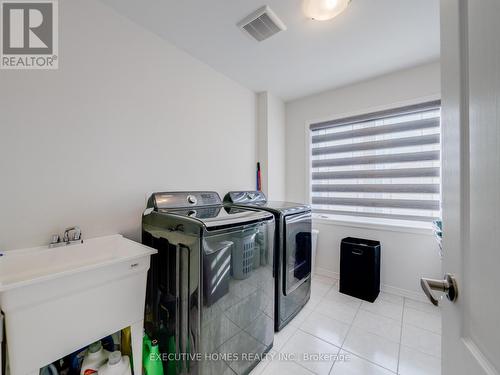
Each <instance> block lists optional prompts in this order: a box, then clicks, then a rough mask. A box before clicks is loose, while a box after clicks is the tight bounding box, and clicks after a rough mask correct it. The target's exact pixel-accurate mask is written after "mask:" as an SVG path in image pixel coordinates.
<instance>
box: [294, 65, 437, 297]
mask: <svg viewBox="0 0 500 375" xmlns="http://www.w3.org/2000/svg"><path fill="white" fill-rule="evenodd" d="M439 96H440V65H439V62H436V63H431V64H426V65H422V66H419V67H416V68H412V69H407V70H403V71H398V72H395V73H393V74H389V75H385V76H381V77H378V78H376V79H372V80H369V81H364V82H360V83H357V84H354V85H351V86H347V87H343V88H339V89H336V90H331V91H327V92H324V93H320V94H317V95H313V96H309V97H306V98H302V99H298V100H294V101H291V102H288V103H286V198H287V200H290V201H298V202H307V201H309V193H308V190H309V187H308V181H309V175H308V173H309V158H308V153H309V149H308V135H309V133H308V126H309V124H311V123H314V122H317V121H324V120H331V119H335V118H341V117H346V116H351V115H356V114H362V113H369V112H373V111H376V110H381V109H387V108H391V107H393V108H394V107H398V106H402V105H408V104H413V103H417V102H419V101H425V100H430V99H436V98H439ZM314 226H315V227H316V228H318V229H319V230H320V236H319V240H318V254H317V263H316V264H317V265H318V267H320V271H322V272H323V273H329V274H332V275H335V274H336V273H338V271H339V243H340V240H341V239H342V238H343V237H347V236H354V237H362V238H363V237H364V238H369V239H379V240H380V241H381V243H382V251H383V256H382V262H383V264H382V275H381V277H382V283H384V284H385V286H386V290H387V288H389V289H390V290H392V291H394V290H405V291H407V292H408V293H410V294H411V293H412V292H418V293H419V291H420V288H419V284H418V278H419V277H420V276H423V275H427V276H429V277H439V276H440V273H441V264H440V260H439V257H438V250H437V245H436V243H435V241H434V239H433V238H432V236H430V235H429V233H418V232H417V233H411V232H412V231H411V230H406V231H399V232H394V231H391V230H388V229H386V228H384V227H379V228H378V229H376V230H373V229H368V228H364V227H362V226H360V225H351V226H344V225H337V224H334V223H325V222H315V224H314Z"/></svg>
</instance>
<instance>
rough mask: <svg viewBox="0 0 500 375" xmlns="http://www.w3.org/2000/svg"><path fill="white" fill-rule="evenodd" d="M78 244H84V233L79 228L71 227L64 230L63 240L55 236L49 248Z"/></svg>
mask: <svg viewBox="0 0 500 375" xmlns="http://www.w3.org/2000/svg"><path fill="white" fill-rule="evenodd" d="M77 243H83V240H82V231H81V229H80V228H79V227H77V226H75V227H70V228H66V229H65V230H64V234H63V238H62V241H61V237H60V236H59V235H58V234H53V235H52V239H51V241H50V244H49V248H52V247H58V246H63V245H73V244H77Z"/></svg>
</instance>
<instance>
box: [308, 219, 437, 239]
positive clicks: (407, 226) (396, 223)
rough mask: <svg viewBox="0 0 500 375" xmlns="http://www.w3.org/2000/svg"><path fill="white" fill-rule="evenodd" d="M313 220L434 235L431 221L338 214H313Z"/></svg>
mask: <svg viewBox="0 0 500 375" xmlns="http://www.w3.org/2000/svg"><path fill="white" fill-rule="evenodd" d="M313 222H314V223H320V224H327V225H337V226H343V227H351V228H361V229H374V230H384V231H391V232H403V233H412V234H423V235H428V236H434V230H433V228H432V224H431V223H423V222H411V221H402V220H391V219H385V220H384V219H376V220H373V219H369V218H358V217H350V216H340V215H325V214H313Z"/></svg>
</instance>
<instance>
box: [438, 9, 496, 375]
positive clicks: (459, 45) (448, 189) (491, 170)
mask: <svg viewBox="0 0 500 375" xmlns="http://www.w3.org/2000/svg"><path fill="white" fill-rule="evenodd" d="M441 27H442V29H441V49H442V52H441V63H442V72H441V74H442V88H441V89H442V106H443V113H442V121H443V250H444V259H443V271H444V272H447V273H451V274H454V275H455V277H456V280H457V284H458V298H457V300H456V301H455V302H454V303H452V302H449V301H447V300H446V299H445V300H443V301H442V302H441V305H442V311H443V336H442V337H443V338H442V340H443V342H442V358H443V367H442V373H443V375H452V374H453V375H483V374H499V373H500V0H441Z"/></svg>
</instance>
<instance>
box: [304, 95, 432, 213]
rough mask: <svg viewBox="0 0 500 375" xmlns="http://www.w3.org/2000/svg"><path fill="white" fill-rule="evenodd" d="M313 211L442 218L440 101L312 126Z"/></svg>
mask: <svg viewBox="0 0 500 375" xmlns="http://www.w3.org/2000/svg"><path fill="white" fill-rule="evenodd" d="M310 129H311V199H312V207H313V212H316V213H320V214H327V215H347V216H351V217H353V216H356V217H365V218H376V219H377V220H378V219H383V220H380V221H387V220H406V221H414V222H415V221H419V222H430V221H432V220H435V219H436V218H438V217H439V216H440V206H441V205H440V185H441V179H440V168H441V160H440V159H441V157H440V148H441V147H440V102H439V101H434V102H429V103H424V104H420V105H415V106H409V107H404V108H398V109H394V110H389V111H382V112H377V113H372V114H367V115H363V116H355V117H350V118H345V119H341V120H334V121H327V122H322V123H317V124H312V125H311V126H310Z"/></svg>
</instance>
